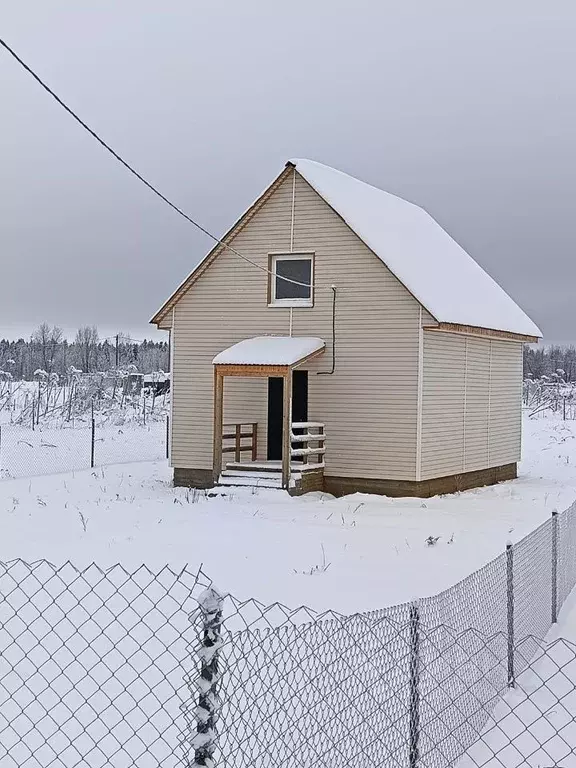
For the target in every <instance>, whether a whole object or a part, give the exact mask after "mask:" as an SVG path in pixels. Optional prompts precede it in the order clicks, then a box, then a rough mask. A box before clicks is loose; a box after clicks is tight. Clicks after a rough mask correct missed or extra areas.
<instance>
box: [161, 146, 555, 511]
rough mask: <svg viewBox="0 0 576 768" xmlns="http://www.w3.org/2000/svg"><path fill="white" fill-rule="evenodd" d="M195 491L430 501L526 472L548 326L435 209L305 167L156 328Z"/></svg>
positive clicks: (177, 447) (175, 433)
mask: <svg viewBox="0 0 576 768" xmlns="http://www.w3.org/2000/svg"><path fill="white" fill-rule="evenodd" d="M152 322H153V323H155V324H156V325H157V326H158V328H161V329H166V330H169V331H170V334H171V350H172V397H173V402H172V418H171V450H170V456H171V465H172V466H173V468H174V481H175V483H176V484H178V485H192V486H197V487H212V486H213V485H215V484H220V485H254V484H257V485H263V486H266V487H284V488H286V489H288V490H289V491H290V492H291V493H302V492H304V491H306V490H312V489H320V488H321V489H325V490H327V491H329V492H332V493H335V494H342V493H349V492H353V491H367V492H376V493H386V494H390V495H420V496H428V495H431V494H434V493H438V492H447V491H450V490H457V489H462V488H469V487H472V486H475V485H481V484H486V483H492V482H497V481H498V480H501V479H509V478H512V477H515V476H516V462H517V461H518V460H519V458H520V437H521V435H520V432H521V382H522V345H523V343H525V342H532V341H536V340H537V339H538V337H539V336H540V335H541V334H540V331H539V330H538V328H537V327H536V326H535V325H534V324H533V323H532V321H531V320H530V319H529V318H528V317H527V316H526V315H525V314H524V313H523V312H522V310H520V309H519V308H518V307H517V305H516V304H515V303H514V302H513V301H512V299H511V298H510V297H509V296H508V295H507V294H506V293H505V292H504V291H503V290H502V289H501V288H500V287H499V286H498V285H497V284H496V283H495V282H494V281H493V280H492V279H491V278H490V277H489V276H488V275H487V274H486V273H485V272H484V271H483V270H482V269H481V268H480V267H479V266H478V265H477V264H476V262H474V261H473V260H472V259H471V257H470V256H468V254H466V253H465V251H463V250H462V249H461V248H460V246H458V245H457V244H456V243H455V242H454V240H452V239H451V238H450V237H449V235H447V234H446V232H444V230H442V229H441V227H440V226H439V225H438V224H437V223H436V222H435V221H434V220H433V219H432V218H431V217H430V216H429V215H428V214H427V213H426V212H425V211H423V210H422V209H421V208H418V207H417V206H415V205H413V204H411V203H408V202H406V201H404V200H401V199H400V198H397V197H394V196H393V195H390V194H388V193H386V192H383V191H381V190H379V189H376V188H375V187H372V186H370V185H368V184H364V183H363V182H360V181H358V180H356V179H353V178H352V177H350V176H347V175H346V174H343V173H340V172H339V171H336V170H334V169H331V168H328V167H326V166H323V165H320V164H319V163H314V162H312V161H307V160H295V161H292V162H290V163H288V164H287V165H286V168H285V169H284V170H283V171H282V173H281V174H280V175H279V176H278V177H277V178H276V179H275V181H273V182H272V184H271V185H270V187H268V189H267V190H266V191H265V192H264V193H263V194H262V195H261V196H260V197H259V198H258V199H257V201H256V202H255V203H254V204H253V205H252V206H251V207H250V208H249V209H248V211H247V212H246V213H245V214H244V215H243V216H242V217H241V218H240V219H239V221H238V222H237V223H236V224H235V225H234V226H233V227H232V229H231V230H230V231H229V232H228V233H227V234H226V235H225V236H224V238H223V240H222V242H220V243H219V244H217V245H216V247H215V248H214V249H213V250H212V251H211V252H210V253H209V254H208V255H207V256H206V257H205V258H204V260H203V261H202V262H201V263H200V264H199V265H198V267H196V269H195V270H194V271H193V272H192V273H191V275H190V276H189V277H188V278H187V279H186V280H185V281H184V282H183V283H182V285H181V286H180V287H179V288H178V289H177V290H176V291H175V293H174V294H173V295H172V296H171V297H170V299H168V301H167V302H166V303H165V304H164V306H163V307H162V308H161V309H160V310H159V311H158V312H157V314H156V315H155V316H154V318H153V319H152Z"/></svg>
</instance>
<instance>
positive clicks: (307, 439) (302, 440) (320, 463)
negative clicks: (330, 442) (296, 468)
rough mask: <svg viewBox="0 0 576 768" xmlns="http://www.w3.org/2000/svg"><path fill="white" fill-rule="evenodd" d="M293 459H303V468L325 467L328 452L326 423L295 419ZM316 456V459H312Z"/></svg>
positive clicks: (292, 436)
mask: <svg viewBox="0 0 576 768" xmlns="http://www.w3.org/2000/svg"><path fill="white" fill-rule="evenodd" d="M290 440H291V444H292V451H291V453H292V459H300V460H301V461H302V469H303V470H306V469H323V468H324V454H325V453H326V433H325V432H324V424H321V423H320V422H318V421H295V422H294V423H293V424H292V434H291V435H290ZM311 458H314V459H315V461H312V462H311V461H310V459H311Z"/></svg>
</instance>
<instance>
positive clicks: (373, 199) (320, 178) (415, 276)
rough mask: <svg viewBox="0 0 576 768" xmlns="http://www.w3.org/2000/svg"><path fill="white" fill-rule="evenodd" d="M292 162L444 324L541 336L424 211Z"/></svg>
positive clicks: (324, 169)
mask: <svg viewBox="0 0 576 768" xmlns="http://www.w3.org/2000/svg"><path fill="white" fill-rule="evenodd" d="M290 162H291V163H292V164H293V165H294V166H295V168H296V170H297V171H298V173H300V174H301V175H302V176H303V177H304V178H305V179H306V181H307V182H308V183H309V184H310V186H311V187H312V188H313V189H315V190H316V192H317V193H318V194H319V195H320V196H321V197H322V198H324V200H325V201H326V202H327V203H328V204H329V205H330V206H331V207H332V208H333V209H334V210H335V211H336V213H338V214H339V215H340V216H341V218H342V219H344V221H345V222H346V224H348V226H349V227H350V229H352V230H353V232H355V233H356V234H357V235H358V237H359V238H360V239H361V240H363V241H364V243H365V244H366V245H367V246H368V247H369V248H370V250H372V251H373V252H374V253H375V254H376V256H378V257H379V258H380V259H381V261H383V262H384V264H385V265H386V266H387V267H388V269H389V270H390V271H391V272H392V273H393V274H394V275H395V276H396V277H397V278H398V279H399V280H400V282H401V283H402V284H403V285H404V286H405V287H406V288H407V289H408V290H409V291H410V293H411V294H412V295H413V296H414V298H416V299H417V300H418V301H419V302H420V304H422V306H423V307H425V308H426V309H427V310H428V311H429V312H430V314H431V315H432V316H433V317H434V318H435V319H436V320H437V321H438V322H439V323H449V324H454V325H462V326H476V327H480V328H489V329H492V330H496V331H507V332H509V333H517V334H520V335H525V336H542V333H541V332H540V330H539V328H538V327H537V326H536V325H535V324H534V323H533V322H532V320H530V318H529V317H528V315H526V314H525V313H524V312H523V311H522V310H521V309H520V307H519V306H518V305H517V304H516V302H514V301H513V299H511V298H510V296H508V294H507V293H506V292H505V291H504V289H503V288H501V287H500V286H499V285H498V283H497V282H496V281H495V280H493V279H492V278H491V277H490V275H488V273H487V272H485V271H484V270H483V269H482V267H481V266H480V265H479V264H477V263H476V262H475V261H474V259H473V258H472V257H471V256H469V255H468V254H467V253H466V251H465V250H464V249H463V248H462V247H461V246H459V245H458V243H457V242H456V241H455V240H453V239H452V238H451V237H450V235H449V234H448V233H447V232H445V230H443V229H442V227H441V226H440V225H439V224H438V223H437V222H436V221H435V220H434V219H433V218H432V216H430V214H428V213H427V212H426V211H425V210H424V209H423V208H420V207H418V206H417V205H414V204H413V203H409V202H408V201H407V200H404V199H402V198H401V197H396V196H395V195H391V194H390V193H388V192H384V191H383V190H381V189H378V188H377V187H373V186H371V185H370V184H366V183H365V182H363V181H359V180H358V179H355V178H353V177H352V176H348V175H347V174H346V173H342V172H341V171H337V170H335V169H334V168H329V167H328V166H327V165H322V164H321V163H316V162H314V161H313V160H291V161H290Z"/></svg>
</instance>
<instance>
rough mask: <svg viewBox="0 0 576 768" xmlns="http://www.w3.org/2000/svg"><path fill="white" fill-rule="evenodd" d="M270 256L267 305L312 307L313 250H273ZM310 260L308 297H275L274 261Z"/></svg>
mask: <svg viewBox="0 0 576 768" xmlns="http://www.w3.org/2000/svg"><path fill="white" fill-rule="evenodd" d="M269 256H270V271H271V273H272V274H271V275H269V279H270V302H269V304H268V306H269V307H313V306H314V252H313V251H300V252H299V253H282V252H280V251H274V252H272V253H270V254H269ZM303 259H309V261H310V298H309V299H277V298H276V262H277V261H278V260H281V261H302V260H303Z"/></svg>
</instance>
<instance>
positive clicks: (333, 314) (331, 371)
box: [318, 285, 336, 376]
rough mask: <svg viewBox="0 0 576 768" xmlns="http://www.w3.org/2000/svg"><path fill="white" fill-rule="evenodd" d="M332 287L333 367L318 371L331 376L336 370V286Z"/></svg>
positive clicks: (319, 374) (322, 374) (319, 373)
mask: <svg viewBox="0 0 576 768" xmlns="http://www.w3.org/2000/svg"><path fill="white" fill-rule="evenodd" d="M330 287H331V288H332V368H331V369H330V370H329V371H318V376H331V375H332V374H333V373H334V371H335V370H336V286H335V285H331V286H330Z"/></svg>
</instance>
